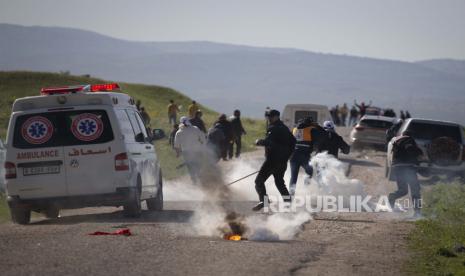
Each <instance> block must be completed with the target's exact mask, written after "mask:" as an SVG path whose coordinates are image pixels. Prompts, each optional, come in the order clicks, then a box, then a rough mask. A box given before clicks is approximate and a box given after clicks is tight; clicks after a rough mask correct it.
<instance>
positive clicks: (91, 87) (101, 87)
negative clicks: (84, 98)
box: [40, 83, 120, 95]
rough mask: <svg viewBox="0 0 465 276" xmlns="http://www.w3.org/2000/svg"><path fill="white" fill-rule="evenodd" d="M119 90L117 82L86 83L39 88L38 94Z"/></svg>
mask: <svg viewBox="0 0 465 276" xmlns="http://www.w3.org/2000/svg"><path fill="white" fill-rule="evenodd" d="M108 91H120V87H119V85H118V84H117V83H106V84H88V85H76V86H64V87H47V88H42V89H41V90H40V95H57V94H71V93H76V92H108Z"/></svg>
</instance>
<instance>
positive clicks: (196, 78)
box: [0, 24, 465, 123]
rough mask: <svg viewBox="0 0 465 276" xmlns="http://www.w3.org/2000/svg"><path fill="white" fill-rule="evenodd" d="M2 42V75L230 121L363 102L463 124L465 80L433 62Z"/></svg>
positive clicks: (202, 47)
mask: <svg viewBox="0 0 465 276" xmlns="http://www.w3.org/2000/svg"><path fill="white" fill-rule="evenodd" d="M0 37H2V39H1V40H0V53H1V58H0V70H34V71H54V72H58V71H68V70H69V71H71V73H73V74H79V75H80V74H91V75H92V76H98V77H101V78H106V79H112V80H120V81H127V82H138V83H149V84H159V85H164V86H168V87H173V88H175V89H177V90H180V91H184V92H185V93H186V94H187V95H189V96H190V97H191V98H195V99H196V100H198V101H199V102H202V103H204V104H206V105H208V106H210V107H212V108H214V109H216V110H221V111H222V112H226V113H231V112H232V110H233V109H235V108H240V109H241V110H242V111H243V113H244V114H246V115H249V116H254V117H262V116H263V111H264V109H265V107H266V106H271V107H275V108H278V109H282V108H283V107H284V105H285V104H286V103H299V102H303V103H321V104H327V105H335V104H342V103H343V102H347V103H349V104H351V103H352V102H353V100H354V99H357V100H358V101H366V102H367V101H369V100H372V101H373V104H375V105H377V106H385V107H393V108H395V109H396V111H399V109H408V110H409V111H410V113H412V114H413V115H414V116H420V117H430V118H437V119H447V120H454V121H459V122H462V123H465V76H463V75H462V74H460V73H454V72H451V71H450V70H445V69H441V70H440V69H438V68H437V67H436V66H432V65H431V63H430V62H426V63H425V62H420V63H412V62H401V61H392V60H381V59H371V58H362V57H353V56H345V55H332V54H320V53H313V52H307V51H302V50H297V49H281V48H260V47H248V46H241V45H229V44H221V43H211V42H135V41H125V40H120V39H115V38H111V37H108V36H104V35H100V34H97V33H94V32H89V31H82V30H76V29H69V28H56V27H23V26H17V25H8V24H0ZM459 71H460V70H459Z"/></svg>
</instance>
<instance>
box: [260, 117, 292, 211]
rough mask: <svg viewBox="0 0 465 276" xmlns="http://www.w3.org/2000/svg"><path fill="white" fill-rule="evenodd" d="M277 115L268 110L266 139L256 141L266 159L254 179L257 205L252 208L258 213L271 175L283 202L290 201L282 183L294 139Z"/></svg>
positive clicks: (263, 202)
mask: <svg viewBox="0 0 465 276" xmlns="http://www.w3.org/2000/svg"><path fill="white" fill-rule="evenodd" d="M279 115H280V114H279V111H277V110H270V111H269V112H268V113H267V119H268V122H269V127H268V130H267V134H266V137H265V139H259V140H257V141H256V144H257V146H264V147H265V158H266V159H265V162H264V163H263V165H262V167H261V168H260V171H259V172H258V175H257V178H256V179H255V190H256V191H257V194H258V199H259V203H258V204H257V205H256V206H255V207H254V208H253V210H254V211H259V210H261V209H262V208H263V207H264V206H265V199H266V188H265V181H266V180H267V179H268V178H269V177H270V176H271V175H273V177H274V181H275V185H276V188H278V191H279V192H280V193H281V196H282V197H283V199H284V201H286V202H290V200H291V199H290V196H289V192H288V190H287V188H286V185H285V183H284V173H285V172H286V169H287V161H288V160H289V157H290V156H291V154H292V152H293V150H294V147H295V138H294V136H293V135H292V133H291V132H290V131H289V129H288V128H287V127H286V126H285V125H284V123H283V122H282V121H281V120H280V119H279Z"/></svg>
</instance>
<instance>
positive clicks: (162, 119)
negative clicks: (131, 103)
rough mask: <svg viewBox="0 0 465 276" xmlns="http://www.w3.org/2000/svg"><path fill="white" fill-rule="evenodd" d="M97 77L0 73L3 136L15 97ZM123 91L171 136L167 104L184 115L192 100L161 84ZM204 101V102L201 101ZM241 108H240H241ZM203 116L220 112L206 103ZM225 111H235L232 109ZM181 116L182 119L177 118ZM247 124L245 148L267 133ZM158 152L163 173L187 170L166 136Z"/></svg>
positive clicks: (210, 118)
mask: <svg viewBox="0 0 465 276" xmlns="http://www.w3.org/2000/svg"><path fill="white" fill-rule="evenodd" d="M106 82H111V81H105V80H101V79H96V78H90V77H85V76H71V75H68V74H58V73H42V72H0V95H1V96H0V107H1V109H0V136H1V138H2V139H4V138H5V135H6V129H7V126H8V120H9V117H10V113H11V105H12V103H13V102H14V100H15V99H16V98H20V97H25V96H33V95H39V93H40V89H41V88H42V87H50V86H66V85H77V84H94V83H106ZM119 84H120V86H121V88H122V90H123V92H124V93H127V94H129V95H131V96H132V97H134V98H135V99H136V100H141V101H142V106H144V107H145V109H146V110H147V111H148V113H149V114H150V117H151V126H152V128H162V129H164V130H165V132H166V134H167V135H168V134H169V132H170V129H171V127H170V126H169V123H168V118H167V105H168V103H169V100H170V99H173V100H174V101H175V102H176V103H177V104H178V105H182V108H181V114H180V115H184V114H186V113H187V107H188V106H189V104H190V102H191V101H192V100H191V99H189V98H188V97H186V96H185V95H183V94H181V93H180V92H178V91H176V90H173V89H170V88H166V87H160V86H154V85H143V84H132V83H119ZM200 104H201V103H200ZM238 108H240V107H238ZM201 109H202V111H203V113H204V116H203V119H204V121H205V123H206V125H207V128H208V127H210V126H211V125H212V123H213V122H214V120H215V119H216V118H217V117H218V113H217V112H215V111H212V110H210V109H208V108H206V107H204V106H202V107H201ZM223 112H228V114H231V113H232V110H225V111H223ZM178 119H179V118H178ZM242 121H243V123H244V127H245V129H246V130H247V133H248V135H246V136H245V137H244V141H243V148H244V151H250V150H252V149H253V148H254V145H253V142H254V141H255V139H257V138H258V137H260V136H262V135H263V134H264V129H265V124H264V122H263V121H257V120H252V119H247V118H243V120H242ZM156 148H157V153H158V155H159V157H160V159H161V164H162V169H163V173H164V176H165V177H167V178H173V177H176V176H177V175H179V174H180V173H185V171H183V170H181V171H176V169H175V167H176V165H178V164H180V163H181V162H182V161H181V160H176V158H175V156H174V152H173V151H172V150H171V148H170V147H169V145H168V140H167V139H164V140H161V141H157V142H156Z"/></svg>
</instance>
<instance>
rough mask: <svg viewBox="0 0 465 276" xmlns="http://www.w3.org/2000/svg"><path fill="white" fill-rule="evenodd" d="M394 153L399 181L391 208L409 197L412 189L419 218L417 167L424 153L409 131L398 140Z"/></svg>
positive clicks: (393, 159)
mask: <svg viewBox="0 0 465 276" xmlns="http://www.w3.org/2000/svg"><path fill="white" fill-rule="evenodd" d="M392 151H393V152H392V169H393V170H394V171H393V173H395V176H396V180H397V191H395V192H393V193H390V194H389V196H388V198H389V204H390V205H391V208H394V207H395V202H396V200H397V199H399V198H401V197H403V196H405V195H407V194H408V188H409V187H410V195H411V197H412V201H413V207H414V210H415V215H416V216H417V215H419V214H420V208H421V196H420V183H419V182H418V176H417V169H416V166H417V165H418V157H419V156H421V155H422V154H423V152H422V150H421V149H420V148H419V147H418V145H417V143H416V142H415V139H413V138H412V133H411V132H409V131H405V132H404V133H402V135H401V136H400V137H398V138H396V140H395V141H394V142H393V148H392Z"/></svg>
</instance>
